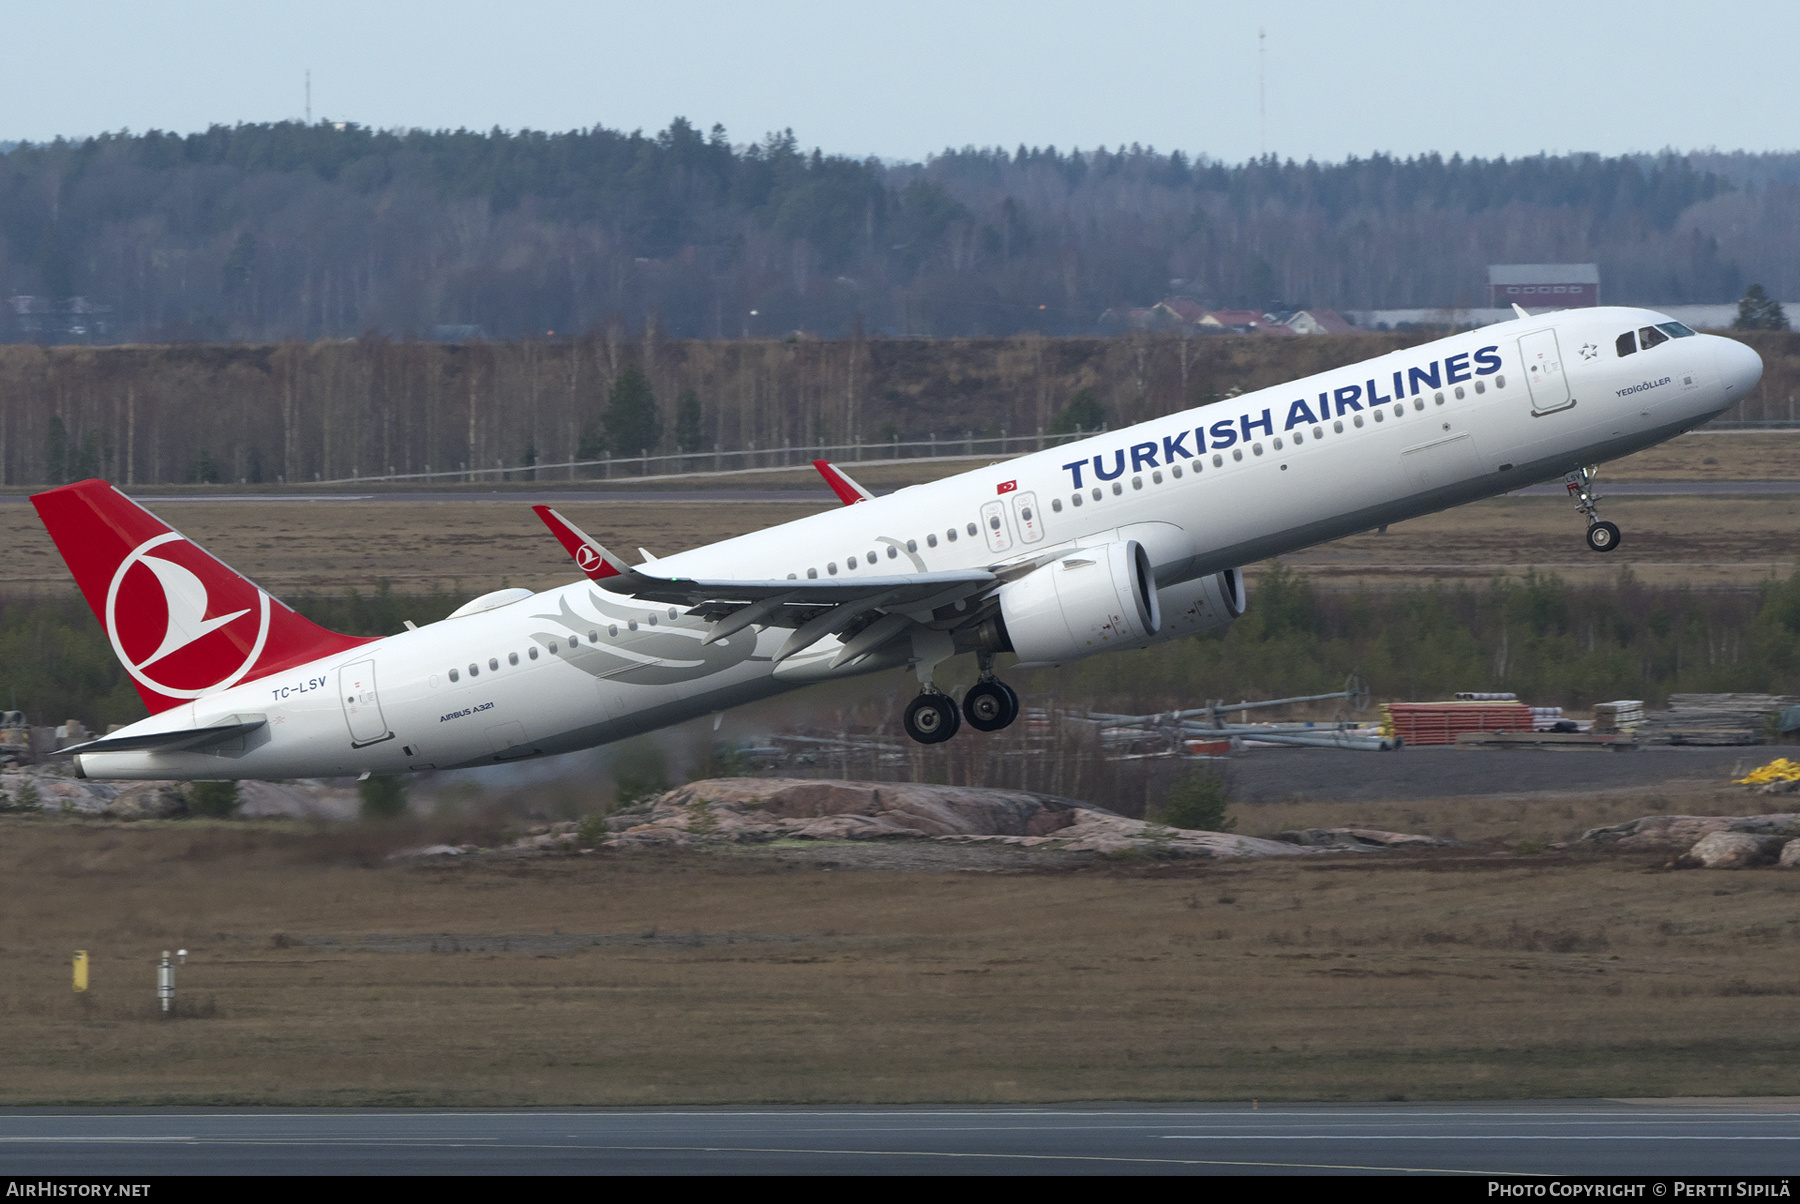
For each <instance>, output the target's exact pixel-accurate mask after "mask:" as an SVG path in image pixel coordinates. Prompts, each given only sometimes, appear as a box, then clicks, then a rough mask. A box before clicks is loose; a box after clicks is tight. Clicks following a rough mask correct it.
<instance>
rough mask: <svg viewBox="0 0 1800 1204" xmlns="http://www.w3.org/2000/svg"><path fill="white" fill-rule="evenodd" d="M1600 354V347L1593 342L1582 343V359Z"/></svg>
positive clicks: (1589, 358)
mask: <svg viewBox="0 0 1800 1204" xmlns="http://www.w3.org/2000/svg"><path fill="white" fill-rule="evenodd" d="M1599 354H1600V348H1598V347H1596V346H1594V345H1593V344H1592V343H1583V344H1582V345H1581V358H1582V359H1584V360H1591V359H1593V358H1594V357H1595V356H1597V355H1599Z"/></svg>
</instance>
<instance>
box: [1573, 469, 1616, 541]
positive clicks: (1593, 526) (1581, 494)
mask: <svg viewBox="0 0 1800 1204" xmlns="http://www.w3.org/2000/svg"><path fill="white" fill-rule="evenodd" d="M1599 471H1600V470H1599V468H1598V467H1588V468H1578V469H1576V470H1575V471H1574V472H1572V473H1570V474H1568V475H1567V476H1565V477H1564V478H1563V484H1564V485H1566V486H1568V489H1569V496H1570V497H1572V498H1574V499H1575V509H1577V510H1579V511H1581V513H1582V515H1583V517H1585V518H1586V519H1587V520H1588V529H1587V546H1588V547H1590V548H1592V549H1593V550H1594V551H1596V552H1610V551H1612V550H1613V549H1614V548H1616V547H1618V546H1619V528H1618V527H1616V526H1614V525H1613V524H1612V523H1607V522H1601V521H1600V511H1599V508H1598V507H1597V506H1596V504H1595V503H1597V502H1599V500H1600V495H1599V494H1598V493H1597V492H1595V490H1594V478H1595V476H1596V475H1598V473H1599Z"/></svg>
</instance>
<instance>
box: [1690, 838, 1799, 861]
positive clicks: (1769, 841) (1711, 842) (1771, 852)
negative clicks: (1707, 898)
mask: <svg viewBox="0 0 1800 1204" xmlns="http://www.w3.org/2000/svg"><path fill="white" fill-rule="evenodd" d="M1784 843H1786V842H1785V841H1783V839H1782V838H1781V837H1779V836H1762V835H1758V834H1756V833H1753V832H1712V833H1709V834H1708V835H1706V836H1703V837H1701V838H1700V840H1699V842H1698V843H1696V844H1695V845H1694V847H1693V848H1691V849H1689V850H1688V854H1687V855H1688V857H1689V859H1691V860H1693V861H1696V862H1699V863H1700V865H1701V866H1702V867H1704V868H1706V869H1709V870H1741V869H1747V868H1749V867H1751V866H1756V865H1768V864H1769V863H1770V862H1772V861H1774V860H1775V859H1776V858H1777V857H1778V856H1779V855H1780V852H1781V848H1782V846H1783V844H1784Z"/></svg>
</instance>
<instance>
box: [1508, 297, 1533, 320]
mask: <svg viewBox="0 0 1800 1204" xmlns="http://www.w3.org/2000/svg"><path fill="white" fill-rule="evenodd" d="M1512 307H1513V312H1514V313H1516V314H1518V315H1519V316H1520V317H1521V318H1529V317H1530V316H1531V315H1530V314H1528V313H1526V312H1525V307H1524V306H1522V305H1520V304H1519V303H1518V302H1517V301H1514V302H1513V303H1512Z"/></svg>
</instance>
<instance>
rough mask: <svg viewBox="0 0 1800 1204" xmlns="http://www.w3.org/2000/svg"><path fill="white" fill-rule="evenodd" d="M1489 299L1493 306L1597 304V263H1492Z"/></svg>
mask: <svg viewBox="0 0 1800 1204" xmlns="http://www.w3.org/2000/svg"><path fill="white" fill-rule="evenodd" d="M1488 303H1489V304H1490V305H1492V306H1493V307H1494V308H1496V309H1503V308H1506V307H1509V306H1513V305H1523V306H1524V307H1525V308H1527V309H1581V308H1584V307H1586V306H1590V305H1598V304H1600V265H1599V264H1597V263H1491V264H1489V265H1488Z"/></svg>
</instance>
